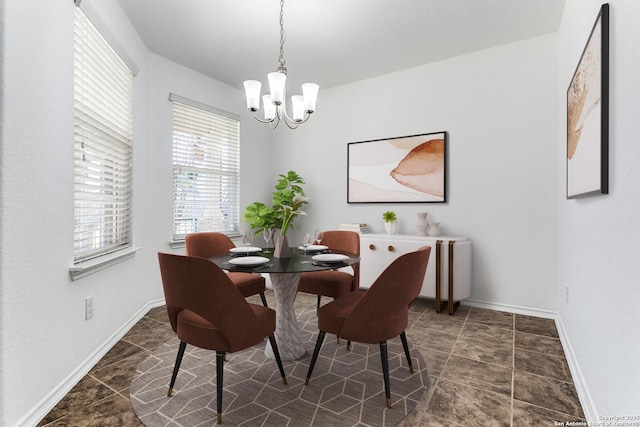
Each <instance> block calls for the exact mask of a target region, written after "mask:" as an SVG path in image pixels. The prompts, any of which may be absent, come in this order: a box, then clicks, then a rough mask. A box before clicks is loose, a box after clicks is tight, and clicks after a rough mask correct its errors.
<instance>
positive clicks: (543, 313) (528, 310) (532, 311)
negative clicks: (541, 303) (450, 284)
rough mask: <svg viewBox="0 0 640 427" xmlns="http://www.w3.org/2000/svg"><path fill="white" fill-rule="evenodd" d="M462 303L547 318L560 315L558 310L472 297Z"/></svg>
mask: <svg viewBox="0 0 640 427" xmlns="http://www.w3.org/2000/svg"><path fill="white" fill-rule="evenodd" d="M460 304H462V305H468V306H470V307H478V308H486V309H488V310H496V311H504V312H507V313H515V314H522V315H525V316H534V317H543V318H545V319H556V318H557V317H558V312H556V311H551V310H542V309H539V308H533V307H523V306H519V305H511V304H499V303H495V302H488V301H478V300H470V299H466V300H464V301H461V302H460Z"/></svg>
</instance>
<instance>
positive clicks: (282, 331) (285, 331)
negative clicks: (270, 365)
mask: <svg viewBox="0 0 640 427" xmlns="http://www.w3.org/2000/svg"><path fill="white" fill-rule="evenodd" d="M269 277H270V278H271V283H272V285H273V293H274V295H275V297H276V307H275V310H276V332H275V334H274V335H275V337H276V342H277V343H278V350H279V351H280V358H281V359H282V360H296V359H299V358H300V357H302V356H303V355H304V353H305V349H304V345H303V342H302V334H301V333H300V328H299V327H298V320H297V319H296V312H295V310H294V309H293V302H294V301H295V299H296V293H297V292H298V283H299V282H300V273H269ZM264 354H265V356H267V357H268V358H270V359H275V356H274V355H273V349H272V348H271V344H270V343H269V342H268V341H267V345H266V347H265V349H264Z"/></svg>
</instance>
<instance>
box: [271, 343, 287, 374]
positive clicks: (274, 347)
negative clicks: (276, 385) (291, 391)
mask: <svg viewBox="0 0 640 427" xmlns="http://www.w3.org/2000/svg"><path fill="white" fill-rule="evenodd" d="M269 342H270V343H271V349H272V350H273V355H274V356H275V358H276V363H277V364H278V369H279V370H280V375H282V382H283V383H284V384H285V385H286V384H287V376H286V375H285V373H284V368H283V367H282V359H280V351H279V350H278V344H276V337H275V336H273V334H271V335H269Z"/></svg>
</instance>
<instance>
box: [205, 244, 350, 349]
mask: <svg viewBox="0 0 640 427" xmlns="http://www.w3.org/2000/svg"><path fill="white" fill-rule="evenodd" d="M289 250H290V252H291V257H289V258H276V257H274V256H273V252H263V251H260V252H250V253H243V252H242V251H241V249H240V248H238V249H236V251H237V252H234V253H225V254H221V255H216V256H213V257H211V258H209V260H211V261H212V262H213V263H215V264H216V265H217V266H218V267H220V268H222V269H224V270H228V271H241V272H247V273H258V274H261V273H269V278H270V279H271V284H272V285H273V293H274V296H275V298H276V307H275V311H276V331H275V334H274V335H275V337H276V340H277V342H278V350H279V351H280V357H281V358H282V360H296V359H299V358H300V357H302V356H304V353H305V349H304V344H303V341H302V334H301V332H300V328H299V326H298V321H297V319H296V313H295V310H294V306H293V303H294V301H295V299H296V293H297V291H298V283H299V282H300V274H301V273H304V272H309V271H322V270H334V269H338V268H342V267H347V266H350V265H353V264H355V263H357V262H359V261H360V257H359V256H358V255H355V254H352V253H349V252H343V251H329V253H330V254H336V255H346V258H345V259H344V260H342V261H340V262H327V261H324V260H320V261H318V260H314V259H313V257H314V255H317V254H318V253H317V252H316V253H314V252H311V251H309V252H308V253H305V252H304V251H303V250H300V249H298V248H289ZM323 254H324V252H323ZM326 255H328V254H326ZM243 256H257V257H263V258H267V259H268V261H264V260H261V263H260V264H257V265H253V264H250V265H242V264H236V262H238V261H240V257H243ZM328 258H331V256H329V257H328ZM336 258H337V257H336ZM233 260H238V261H235V262H234V261H233ZM265 355H266V356H267V357H269V358H271V359H275V357H274V355H273V350H272V349H271V345H270V344H269V342H268V341H267V345H266V347H265Z"/></svg>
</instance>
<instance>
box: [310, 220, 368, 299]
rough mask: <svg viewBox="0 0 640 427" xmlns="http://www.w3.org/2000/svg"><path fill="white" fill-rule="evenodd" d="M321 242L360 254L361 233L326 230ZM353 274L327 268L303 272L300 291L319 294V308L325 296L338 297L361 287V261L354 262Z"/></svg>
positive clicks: (338, 249) (334, 247)
mask: <svg viewBox="0 0 640 427" xmlns="http://www.w3.org/2000/svg"><path fill="white" fill-rule="evenodd" d="M320 243H321V244H323V245H325V246H328V247H329V249H332V250H337V251H345V252H351V253H353V254H356V255H358V256H360V235H359V234H358V233H356V232H354V231H342V230H334V231H325V232H323V233H322V241H321V242H320ZM351 267H352V268H353V275H351V274H349V273H346V272H344V271H337V270H325V271H314V272H308V273H302V274H301V275H300V283H299V284H298V292H306V293H309V294H315V295H317V296H318V308H320V300H321V298H322V297H323V296H327V297H332V298H333V299H336V298H338V297H339V296H341V295H344V294H346V293H347V292H353V291H356V290H358V288H359V287H360V263H359V262H358V263H356V264H353V265H352V266H351Z"/></svg>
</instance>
